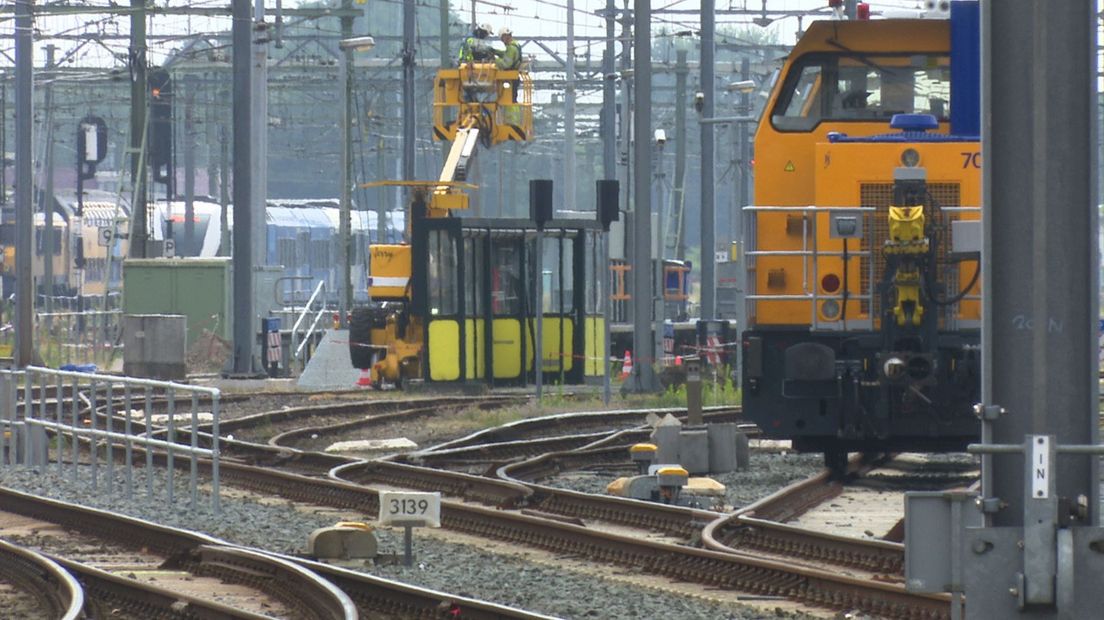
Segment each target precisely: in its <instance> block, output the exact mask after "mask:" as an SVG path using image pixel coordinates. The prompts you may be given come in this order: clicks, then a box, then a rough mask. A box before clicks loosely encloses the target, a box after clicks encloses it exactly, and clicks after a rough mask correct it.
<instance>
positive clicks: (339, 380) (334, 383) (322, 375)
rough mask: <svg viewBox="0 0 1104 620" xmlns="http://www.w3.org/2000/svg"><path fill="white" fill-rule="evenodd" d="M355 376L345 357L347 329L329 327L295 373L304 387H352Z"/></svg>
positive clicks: (348, 358) (327, 388)
mask: <svg viewBox="0 0 1104 620" xmlns="http://www.w3.org/2000/svg"><path fill="white" fill-rule="evenodd" d="M359 378H360V371H359V370H357V369H356V368H353V360H352V359H351V358H350V357H349V330H347V329H330V330H326V333H325V334H323V335H322V341H321V342H319V343H318V347H317V348H316V349H315V350H314V354H313V355H311V358H310V361H308V362H307V367H306V368H304V369H303V374H301V375H299V382H298V385H299V387H300V388H302V389H305V390H352V389H355V388H356V384H357V379H359Z"/></svg>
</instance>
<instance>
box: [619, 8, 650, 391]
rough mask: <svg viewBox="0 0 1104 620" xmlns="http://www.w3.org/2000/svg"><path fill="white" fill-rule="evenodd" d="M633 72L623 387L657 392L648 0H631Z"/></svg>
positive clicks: (628, 389)
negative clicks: (628, 331) (629, 300)
mask: <svg viewBox="0 0 1104 620" xmlns="http://www.w3.org/2000/svg"><path fill="white" fill-rule="evenodd" d="M633 9H634V11H635V15H634V17H633V28H634V36H633V52H634V53H635V55H636V66H635V70H634V71H633V79H634V81H635V88H636V92H635V93H634V95H633V103H634V104H635V105H634V106H633V108H634V116H633V141H634V144H633V174H634V178H633V193H634V206H635V208H634V210H633V232H634V234H633V262H632V265H633V270H632V283H633V287H632V297H633V306H634V307H635V309H636V311H635V312H634V314H633V350H635V351H636V353H637V361H636V363H635V364H634V365H633V374H632V377H630V378H629V380H628V381H627V382H626V383H625V388H624V389H625V390H627V391H629V392H637V393H641V392H654V391H656V390H657V389H658V383H657V382H656V379H655V372H654V368H653V364H655V362H656V359H655V358H656V351H655V342H654V340H653V339H652V333H651V331H652V321H651V319H652V317H651V316H649V314H650V312H649V309H650V308H652V305H653V304H652V303H650V302H651V301H652V296H653V294H654V291H653V290H652V289H653V286H652V284H653V282H652V187H651V180H652V179H651V173H652V49H651V47H652V30H651V21H652V7H651V3H650V2H649V1H648V0H634V2H633Z"/></svg>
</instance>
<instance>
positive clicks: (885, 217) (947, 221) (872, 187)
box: [859, 183, 960, 321]
mask: <svg viewBox="0 0 1104 620" xmlns="http://www.w3.org/2000/svg"><path fill="white" fill-rule="evenodd" d="M928 193H929V194H931V197H932V198H934V199H935V202H936V203H938V205H939V206H940V207H957V206H960V205H959V200H960V197H959V184H958V183H928ZM859 201H860V203H861V204H860V206H862V207H872V208H874V209H875V211H874V212H873V217H874V222H873V224H874V248H873V252H871V254H872V258H873V260H874V282H873V283H872V282H870V273H871V272H870V263H869V262H868V261H870V260H871V258H863V259H862V261H861V265H862V275H861V277H860V282H861V285H862V289H861V290H863V291H870V293H871V295H872V297H873V303H874V311H873V312H870V302H869V301H867V300H863V301H862V304H861V307H862V312H863V313H867V314H868V316H870V317H872V318H874V319H875V321H877V320H878V319H880V318H881V316H882V299H881V295H880V293H879V291H878V290H877V289H876V285H877V283H879V282H881V281H882V277H883V275H884V273H885V260H884V256H883V255H882V248H883V247H885V242H886V239H888V238H889V204H890V203H891V202H892V201H893V184H892V183H863V184H862V186H861V187H860V190H859ZM929 206H931V205H929ZM933 212H934V216H933V215H932V213H933ZM927 214H928V217H929V218H931V217H934V218H935V222H934V224H935V231H936V238H935V239H934V241H935V242H936V248H937V262H938V265H937V273H938V274H939V276H940V281H941V282H942V283H943V284H944V285H945V288H946V291H945V292H944V293H943V294H944V295H947V294H948V293H949V294H953V293H955V292H957V291H958V290H959V289H958V287H959V283H958V270H957V269H947V268H946V267H947V266H948V265H949V264H950V262H949V261H948V260H947V254H948V253H949V252H950V244H951V235H950V226H951V220H952V219H954V218H953V217H952V216H951V215H950V214H945V213H944V212H943V211H942V210H940V209H931V210H927Z"/></svg>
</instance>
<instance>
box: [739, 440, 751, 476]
mask: <svg viewBox="0 0 1104 620" xmlns="http://www.w3.org/2000/svg"><path fill="white" fill-rule="evenodd" d="M750 467H751V445H750V443H749V441H748V436H747V434H746V433H736V469H738V470H740V471H745V470H747V469H749V468H750Z"/></svg>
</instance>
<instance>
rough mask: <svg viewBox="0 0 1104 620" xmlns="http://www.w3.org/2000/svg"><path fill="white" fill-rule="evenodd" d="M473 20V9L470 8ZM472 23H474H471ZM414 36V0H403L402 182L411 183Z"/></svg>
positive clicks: (412, 177)
mask: <svg viewBox="0 0 1104 620" xmlns="http://www.w3.org/2000/svg"><path fill="white" fill-rule="evenodd" d="M472 13H473V15H472V18H473V19H474V17H475V15H474V13H475V8H474V3H473V7H472ZM473 23H474V22H473ZM415 43H416V40H415V36H414V0H403V49H402V67H403V84H402V114H403V121H402V130H403V154H402V173H403V180H404V181H413V180H414V177H415V172H414V148H415V134H414V121H415V116H414V115H415V110H414V61H415V60H416V59H417V50H415V49H414V45H415Z"/></svg>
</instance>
